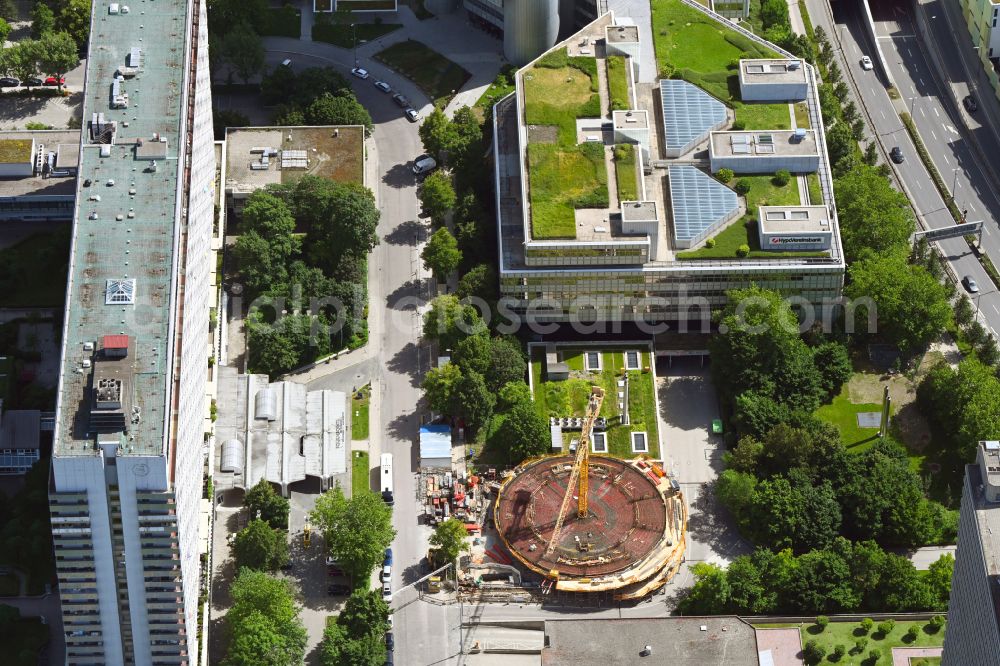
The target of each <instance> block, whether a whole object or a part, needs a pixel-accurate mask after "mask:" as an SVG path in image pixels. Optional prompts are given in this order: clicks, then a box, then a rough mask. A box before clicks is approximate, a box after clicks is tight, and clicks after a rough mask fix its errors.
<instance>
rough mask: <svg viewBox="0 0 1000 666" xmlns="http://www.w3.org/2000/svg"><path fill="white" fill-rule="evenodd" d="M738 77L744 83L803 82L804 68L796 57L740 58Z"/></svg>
mask: <svg viewBox="0 0 1000 666" xmlns="http://www.w3.org/2000/svg"><path fill="white" fill-rule="evenodd" d="M740 78H741V79H742V81H743V83H744V84H749V85H754V84H758V83H805V82H806V68H805V67H803V66H802V61H801V60H799V59H797V58H760V59H747V60H740Z"/></svg>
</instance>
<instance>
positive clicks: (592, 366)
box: [584, 352, 601, 372]
mask: <svg viewBox="0 0 1000 666" xmlns="http://www.w3.org/2000/svg"><path fill="white" fill-rule="evenodd" d="M584 359H585V360H586V362H587V370H592V371H594V372H600V371H601V353H600V352H587V353H586V354H584Z"/></svg>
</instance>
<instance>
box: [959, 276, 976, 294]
mask: <svg viewBox="0 0 1000 666" xmlns="http://www.w3.org/2000/svg"><path fill="white" fill-rule="evenodd" d="M962 286H963V287H965V289H966V291H968V292H969V293H970V294H978V293H979V283H978V282H976V279H975V278H974V277H972V276H971V275H966V276H965V277H964V278H962Z"/></svg>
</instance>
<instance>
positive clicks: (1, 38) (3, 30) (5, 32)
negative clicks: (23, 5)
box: [0, 15, 11, 44]
mask: <svg viewBox="0 0 1000 666" xmlns="http://www.w3.org/2000/svg"><path fill="white" fill-rule="evenodd" d="M10 31H11V27H10V23H7V21H6V20H4V18H3V16H2V15H0V44H3V42H5V41H7V37H8V36H9V35H10Z"/></svg>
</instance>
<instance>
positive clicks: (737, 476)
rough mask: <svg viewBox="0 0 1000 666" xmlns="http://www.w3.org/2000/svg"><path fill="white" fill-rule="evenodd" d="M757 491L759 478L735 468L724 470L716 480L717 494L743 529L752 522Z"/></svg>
mask: <svg viewBox="0 0 1000 666" xmlns="http://www.w3.org/2000/svg"><path fill="white" fill-rule="evenodd" d="M756 491H757V478H756V477H755V476H754V475H753V474H748V473H746V472H738V471H736V470H735V469H727V470H723V472H722V474H720V475H719V479H718V481H716V482H715V495H716V497H718V498H719V501H720V502H722V504H723V506H725V507H726V508H727V509H729V511H730V512H731V513H732V514H733V517H734V518H735V519H736V524H737V525H739V526H740V528H741V529H747V528H748V527H749V524H750V522H749V521H750V511H751V508H752V506H753V501H754V496H755V494H756Z"/></svg>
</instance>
